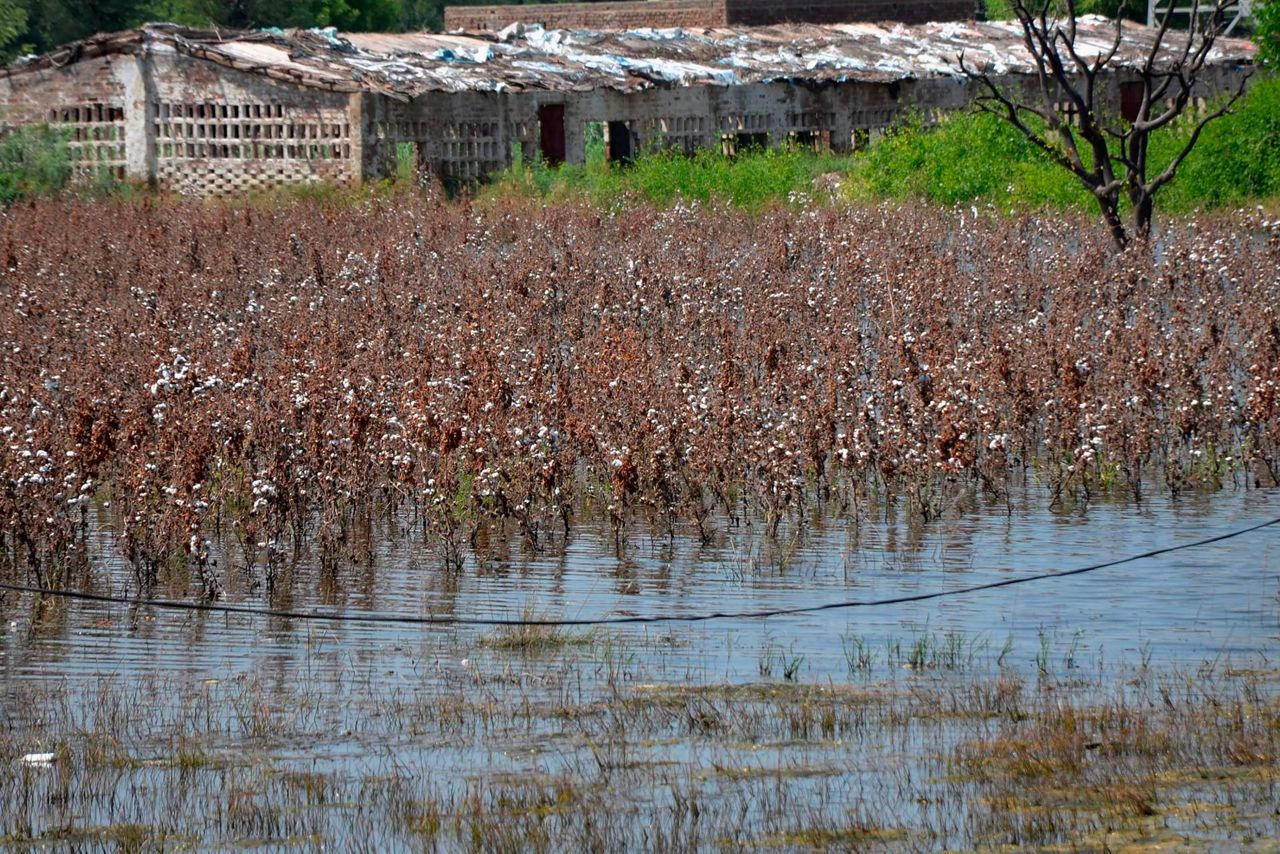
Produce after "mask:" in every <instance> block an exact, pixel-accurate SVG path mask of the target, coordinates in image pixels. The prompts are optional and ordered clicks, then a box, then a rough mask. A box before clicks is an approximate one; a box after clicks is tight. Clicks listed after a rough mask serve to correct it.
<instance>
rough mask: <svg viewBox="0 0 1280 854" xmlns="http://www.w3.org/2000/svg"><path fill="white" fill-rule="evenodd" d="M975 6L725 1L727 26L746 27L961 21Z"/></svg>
mask: <svg viewBox="0 0 1280 854" xmlns="http://www.w3.org/2000/svg"><path fill="white" fill-rule="evenodd" d="M975 6H976V4H975V2H974V0H785V2H777V0H726V12H727V21H728V23H729V24H730V25H733V26H747V27H760V26H769V25H771V24H782V23H787V22H804V23H810V24H838V23H845V22H849V21H897V22H900V23H904V24H923V23H927V22H929V21H963V20H967V19H970V18H972V17H973V16H974V10H975Z"/></svg>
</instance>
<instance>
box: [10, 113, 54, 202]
mask: <svg viewBox="0 0 1280 854" xmlns="http://www.w3.org/2000/svg"><path fill="white" fill-rule="evenodd" d="M70 180H71V150H70V147H69V146H68V145H67V136H66V134H65V133H64V132H62V131H58V130H54V129H53V128H50V127H48V126H47V125H28V126H25V127H20V128H17V129H15V130H13V131H10V132H9V133H7V134H5V135H4V136H3V137H0V203H2V204H6V205H9V204H12V203H13V202H14V201H16V200H17V199H24V198H32V197H34V196H48V195H54V194H56V193H59V192H61V191H62V190H63V189H64V188H65V187H66V186H67V183H68V182H69V181H70Z"/></svg>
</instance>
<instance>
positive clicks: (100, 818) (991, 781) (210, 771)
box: [0, 654, 1280, 850]
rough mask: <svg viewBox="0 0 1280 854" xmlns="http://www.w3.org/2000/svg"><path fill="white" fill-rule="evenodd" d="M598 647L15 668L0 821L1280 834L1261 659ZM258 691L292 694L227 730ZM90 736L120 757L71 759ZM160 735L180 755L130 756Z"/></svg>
mask: <svg viewBox="0 0 1280 854" xmlns="http://www.w3.org/2000/svg"><path fill="white" fill-rule="evenodd" d="M598 658H599V656H598V655H595V654H591V655H584V656H576V655H575V656H565V657H563V658H562V659H560V660H559V661H557V662H553V663H551V664H550V666H546V667H539V668H536V669H533V670H528V671H503V672H502V673H500V674H494V673H489V672H487V668H488V666H489V664H492V662H490V663H489V664H485V665H481V666H477V667H475V668H472V669H470V670H467V671H465V672H464V673H462V674H460V676H459V677H458V678H456V679H454V678H450V679H424V680H423V681H421V682H418V683H415V684H410V685H405V686H402V687H398V688H397V689H396V690H394V691H390V692H387V691H378V690H373V691H365V690H358V691H355V692H349V693H346V694H343V693H341V689H340V688H338V687H337V686H341V685H348V684H350V683H351V680H352V679H353V677H354V678H355V679H356V680H357V681H359V679H361V678H362V677H361V676H360V675H359V673H358V672H355V673H353V672H351V671H349V670H347V669H346V668H344V667H338V668H336V669H332V670H330V671H329V672H326V673H325V674H324V677H323V679H321V680H318V681H315V682H310V681H307V680H304V681H302V682H300V683H289V682H281V681H280V680H278V679H277V678H276V676H275V675H274V674H260V675H254V676H250V677H246V678H243V679H237V680H231V681H228V682H226V683H221V684H219V685H218V686H215V687H214V688H212V689H211V688H209V687H208V686H203V685H202V686H199V687H196V686H193V685H190V684H186V683H183V682H182V681H180V679H181V678H176V679H172V680H160V681H149V682H147V681H142V682H129V681H120V680H99V681H89V682H84V683H80V684H77V685H68V684H63V685H48V684H44V683H14V684H12V685H11V686H10V689H9V690H10V693H9V695H8V696H7V697H6V698H5V699H4V701H3V703H2V704H0V710H3V715H4V727H3V735H0V797H3V799H4V802H5V803H6V804H7V805H8V806H9V809H7V810H6V812H5V813H4V815H3V816H0V840H3V842H4V844H6V845H10V846H18V847H21V846H25V845H43V844H52V843H58V844H73V845H75V844H78V845H95V844H110V845H119V846H121V847H126V848H130V847H139V846H141V847H150V846H156V845H171V844H178V845H182V846H186V845H192V846H196V847H209V846H213V847H223V846H228V845H247V844H265V845H285V844H302V845H323V846H326V847H330V846H332V847H340V848H343V849H346V850H384V849H386V848H403V847H406V846H409V847H427V848H443V849H449V850H453V849H458V848H468V849H474V850H553V849H556V848H561V849H563V847H565V846H571V847H574V848H607V849H613V850H617V849H620V848H643V849H652V850H693V849H698V848H704V847H711V846H714V845H721V846H727V847H731V848H738V847H764V848H787V849H805V848H808V849H831V848H855V849H859V850H920V849H938V848H962V849H963V848H975V847H977V848H984V849H985V848H997V849H999V848H1010V849H1012V848H1016V849H1019V850H1056V849H1058V848H1060V847H1062V846H1065V847H1067V848H1070V847H1072V846H1077V847H1078V846H1080V845H1084V846H1085V847H1094V846H1095V845H1107V844H1111V843H1117V844H1118V843H1123V842H1125V841H1135V840H1140V839H1142V838H1144V837H1148V836H1151V835H1152V834H1155V835H1156V836H1159V837H1160V838H1161V839H1162V840H1164V841H1175V842H1178V843H1180V844H1182V845H1191V846H1195V845H1197V844H1209V843H1214V842H1223V843H1227V844H1244V845H1246V846H1247V845H1248V842H1249V840H1251V839H1252V840H1261V839H1265V838H1268V837H1270V836H1273V835H1274V834H1275V833H1276V832H1277V831H1280V816H1278V815H1277V814H1276V813H1275V810H1274V804H1275V795H1276V791H1277V787H1278V786H1280V703H1278V702H1277V700H1276V693H1275V688H1276V682H1275V680H1276V674H1274V673H1270V674H1269V675H1268V676H1266V677H1265V678H1264V677H1261V676H1259V675H1258V674H1259V670H1258V669H1253V668H1244V667H1236V668H1230V669H1227V668H1215V667H1206V668H1202V669H1200V670H1198V671H1196V672H1181V671H1179V672H1172V671H1169V672H1162V673H1152V672H1150V671H1135V672H1132V673H1130V674H1129V675H1128V677H1127V678H1123V679H1119V680H1112V679H1110V678H1106V679H1104V678H1103V677H1097V678H1092V679H1085V680H1078V679H1071V680H1056V679H1049V678H1041V679H1036V680H1033V681H1029V682H1028V681H1023V680H1021V679H1018V678H1016V677H1011V676H1009V675H1008V674H1003V673H996V674H989V673H974V674H972V675H971V676H970V677H968V678H966V679H965V680H963V681H959V680H948V679H921V678H920V677H918V676H913V677H911V678H910V679H908V680H906V681H888V682H880V683H876V684H875V685H874V686H867V685H865V684H856V685H854V684H840V683H832V682H827V683H826V684H803V683H799V684H793V683H787V682H776V681H769V682H759V683H750V684H738V685H724V684H714V683H712V684H701V683H674V684H670V685H655V684H646V683H642V682H641V681H640V680H639V679H636V678H635V677H636V676H639V675H642V671H641V670H640V669H639V668H634V669H633V670H630V671H628V673H624V674H615V675H616V676H617V677H618V678H617V679H616V680H614V679H612V678H610V679H605V680H601V679H599V678H598V676H593V674H595V673H598V669H599V664H600V662H599V660H598ZM1230 673H1234V674H1244V675H1238V676H1232V675H1229V674H1230ZM335 692H336V693H335ZM144 696H145V697H150V698H151V700H150V701H149V702H138V700H139V699H140V698H141V697H144ZM253 706H262V707H270V708H277V709H304V710H307V711H306V713H303V714H293V715H284V716H279V717H278V718H276V726H275V727H273V728H272V729H271V730H269V731H262V730H253V731H245V730H242V728H241V724H240V719H241V717H242V715H243V709H244V708H246V707H253ZM107 740H110V741H112V742H113V743H115V744H117V745H118V747H119V749H120V750H122V751H123V752H124V753H126V754H129V755H133V756H136V757H139V761H136V762H116V763H111V764H102V763H97V762H94V761H92V760H91V757H92V756H93V755H94V751H95V749H96V748H95V747H94V745H97V744H100V743H102V742H104V741H107ZM36 742H39V743H43V744H53V745H57V750H56V752H57V758H56V759H55V761H54V762H53V763H52V765H51V766H50V767H48V768H41V769H32V768H28V767H25V766H23V765H22V764H21V763H20V762H18V761H17V760H18V758H19V756H20V755H21V750H22V748H21V747H20V745H27V744H31V743H36ZM172 745H178V746H179V747H178V751H179V753H182V752H184V751H185V754H183V755H186V756H198V757H199V759H198V761H182V760H181V759H180V758H179V759H175V761H173V762H168V763H163V762H153V761H141V760H142V757H154V756H155V755H157V754H159V753H163V752H164V751H165V750H166V749H169V747H170V746H172ZM243 755H253V756H255V757H257V759H256V760H255V761H253V762H250V763H245V762H240V761H237V762H226V761H217V759H216V757H228V756H234V757H239V756H243ZM445 769H454V770H459V769H469V770H465V773H456V774H454V773H445Z"/></svg>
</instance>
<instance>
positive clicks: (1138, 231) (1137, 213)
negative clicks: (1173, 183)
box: [1130, 190, 1155, 240]
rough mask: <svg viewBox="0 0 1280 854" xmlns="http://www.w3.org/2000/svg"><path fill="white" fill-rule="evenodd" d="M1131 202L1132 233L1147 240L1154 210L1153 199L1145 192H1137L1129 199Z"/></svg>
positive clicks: (1149, 235)
mask: <svg viewBox="0 0 1280 854" xmlns="http://www.w3.org/2000/svg"><path fill="white" fill-rule="evenodd" d="M1130 201H1132V202H1133V233H1134V235H1135V236H1137V237H1140V238H1142V239H1143V240H1147V239H1149V238H1150V237H1151V214H1152V211H1153V210H1154V208H1155V199H1153V198H1152V196H1151V194H1150V193H1148V192H1146V191H1145V190H1138V191H1136V192H1134V193H1133V195H1132V196H1131V197H1130Z"/></svg>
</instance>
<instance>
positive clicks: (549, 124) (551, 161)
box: [538, 104, 564, 166]
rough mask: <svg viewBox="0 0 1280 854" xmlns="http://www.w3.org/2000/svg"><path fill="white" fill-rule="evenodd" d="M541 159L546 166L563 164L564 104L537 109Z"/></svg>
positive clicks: (545, 105)
mask: <svg viewBox="0 0 1280 854" xmlns="http://www.w3.org/2000/svg"><path fill="white" fill-rule="evenodd" d="M538 126H539V135H540V139H541V146H542V159H543V160H545V161H546V162H547V165H548V166H559V165H560V164H561V163H563V162H564V104H543V105H542V106H541V107H539V108H538Z"/></svg>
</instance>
